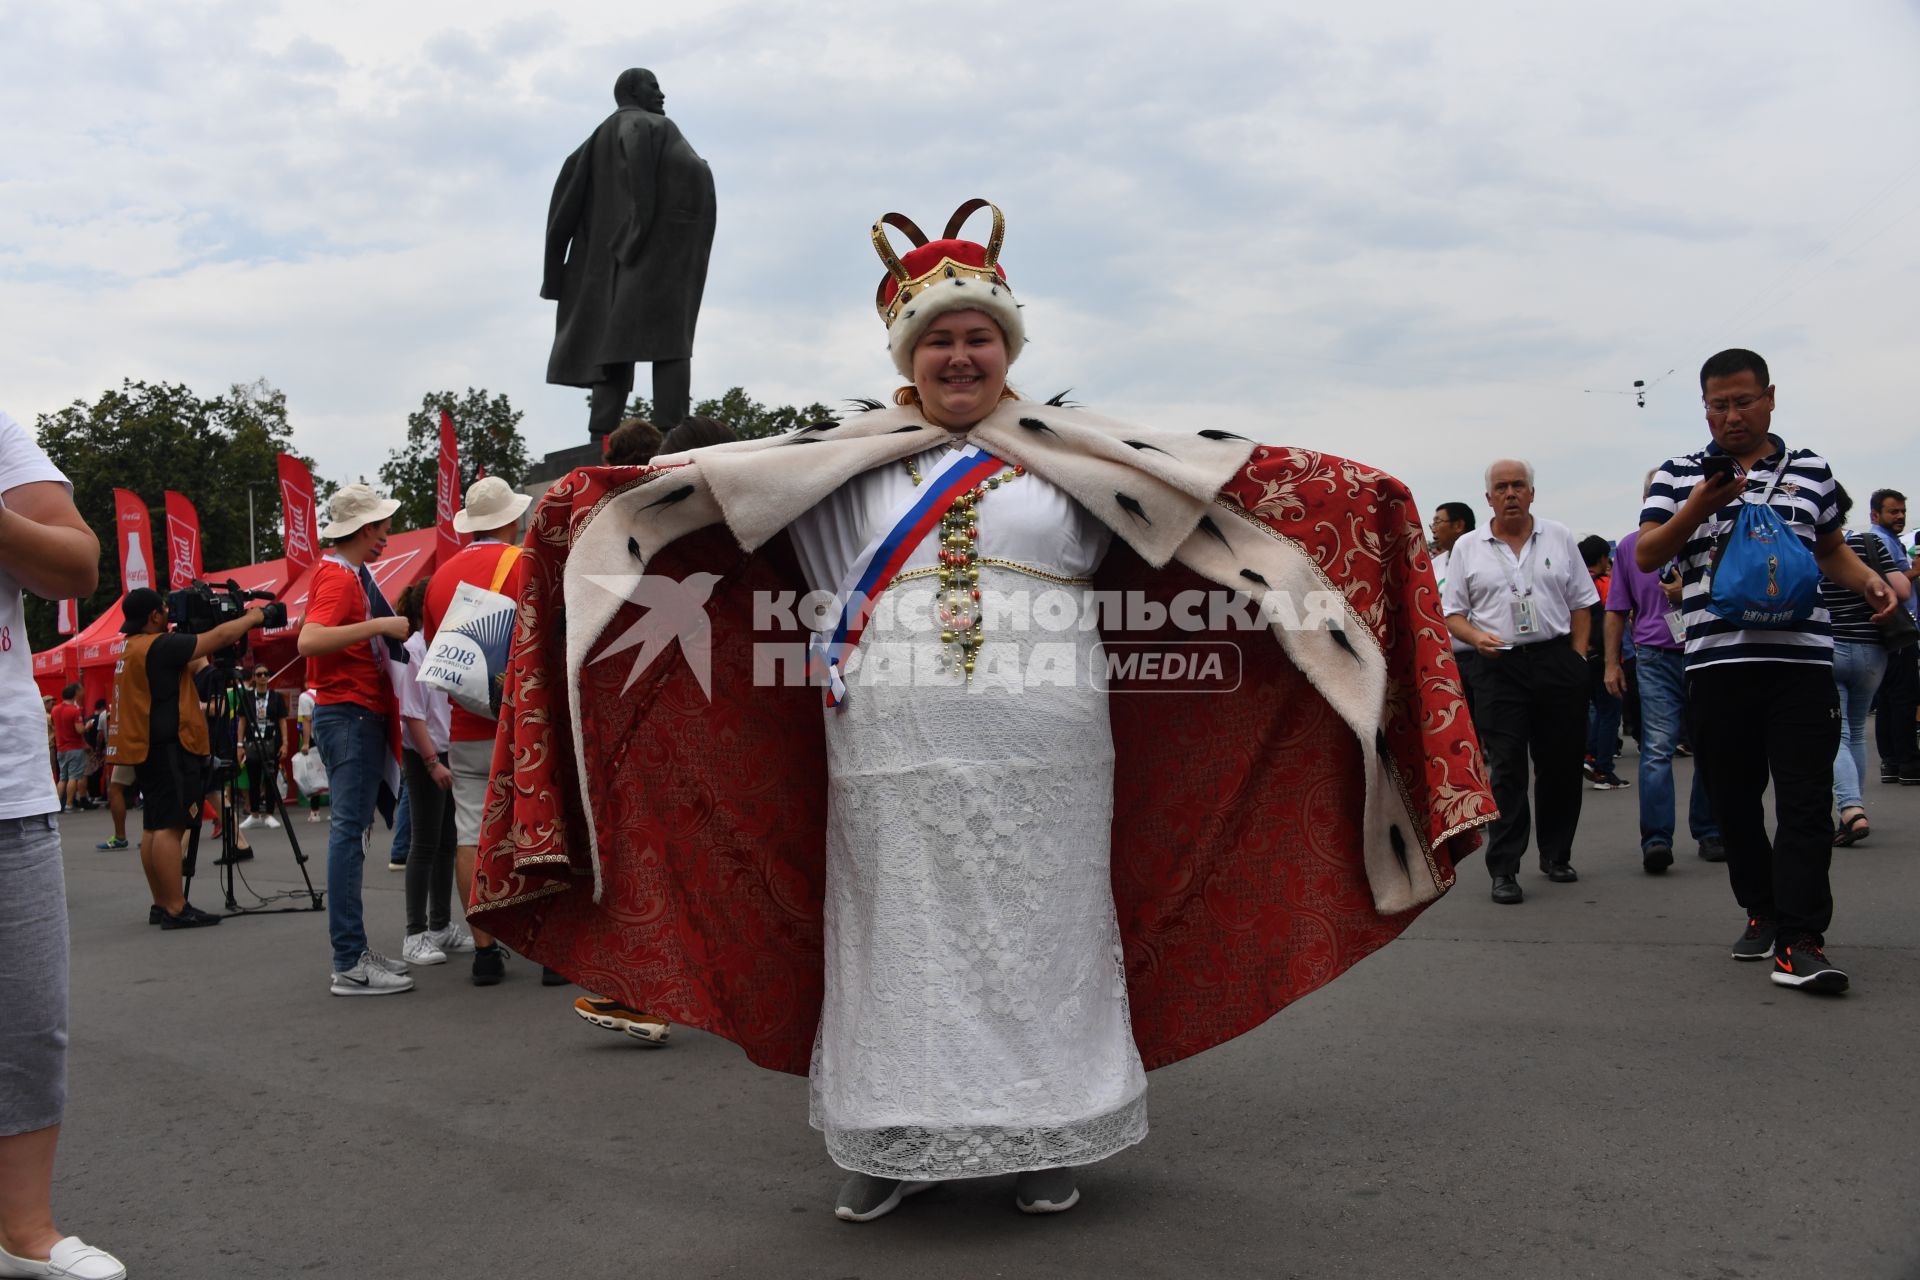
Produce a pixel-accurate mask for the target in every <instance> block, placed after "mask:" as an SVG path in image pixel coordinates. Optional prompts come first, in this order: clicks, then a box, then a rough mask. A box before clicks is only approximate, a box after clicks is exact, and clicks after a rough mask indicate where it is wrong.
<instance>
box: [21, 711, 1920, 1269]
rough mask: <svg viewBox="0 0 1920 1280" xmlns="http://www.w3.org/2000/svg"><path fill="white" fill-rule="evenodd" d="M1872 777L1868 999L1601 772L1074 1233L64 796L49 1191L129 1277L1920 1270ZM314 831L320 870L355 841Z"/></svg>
mask: <svg viewBox="0 0 1920 1280" xmlns="http://www.w3.org/2000/svg"><path fill="white" fill-rule="evenodd" d="M1633 763H1634V761H1633V756H1632V753H1631V748H1629V751H1628V753H1627V754H1626V755H1625V756H1624V757H1623V759H1622V763H1621V765H1620V771H1621V772H1622V773H1623V774H1626V775H1628V776H1631V773H1632V768H1633ZM1688 767H1689V766H1688V765H1687V764H1686V763H1685V762H1682V764H1681V769H1682V771H1683V772H1682V790H1681V794H1682V795H1683V796H1684V795H1685V776H1686V775H1685V770H1686V769H1687V768H1688ZM1869 785H1870V787H1871V790H1870V791H1869V793H1868V800H1869V803H1870V805H1871V815H1872V819H1873V823H1874V835H1873V836H1872V837H1871V838H1870V839H1869V840H1868V841H1867V842H1866V843H1864V844H1862V845H1861V846H1859V847H1857V848H1854V849H1848V850H1839V851H1836V855H1835V859H1834V877H1833V878H1834V887H1835V895H1836V898H1837V900H1838V908H1837V912H1836V918H1835V923H1834V927H1833V929H1832V931H1831V933H1830V935H1829V948H1828V949H1829V954H1830V955H1831V956H1832V957H1833V958H1834V959H1835V960H1836V961H1837V962H1839V963H1840V964H1841V965H1843V966H1844V967H1845V968H1846V969H1848V970H1849V971H1850V972H1851V974H1852V976H1853V989H1852V990H1851V991H1850V992H1849V993H1848V994H1846V995H1845V996H1841V997H1815V996H1808V995H1803V994H1800V993H1797V992H1794V991H1790V990H1787V989H1785V988H1781V987H1777V986H1774V985H1773V984H1772V983H1771V982H1770V981H1769V980H1768V977H1767V966H1765V965H1754V964H1740V963H1736V962H1735V961H1733V960H1732V959H1730V958H1729V956H1728V948H1729V946H1730V945H1731V944H1732V942H1733V941H1734V939H1735V937H1736V936H1738V934H1739V933H1740V931H1741V928H1742V926H1743V925H1744V918H1743V917H1742V915H1741V914H1740V911H1739V909H1738V907H1737V906H1735V904H1734V902H1733V899H1732V896H1731V894H1730V892H1729V891H1728V888H1727V883H1726V875H1725V871H1724V868H1723V867H1721V866H1717V865H1712V864H1708V863H1705V862H1702V861H1700V860H1699V859H1698V858H1697V857H1695V856H1694V851H1693V847H1692V844H1691V842H1690V841H1686V840H1682V841H1681V848H1680V856H1679V860H1678V863H1677V865H1676V866H1675V867H1674V868H1673V870H1672V871H1671V872H1669V873H1668V874H1667V875H1665V876H1661V877H1657V878H1656V877H1652V876H1648V875H1646V874H1645V873H1643V872H1642V870H1641V867H1640V860H1639V856H1638V841H1637V830H1638V817H1637V815H1638V808H1637V795H1638V793H1637V791H1632V790H1629V791H1620V792H1608V793H1597V792H1591V791H1589V792H1587V793H1586V803H1585V809H1584V812H1583V815H1582V819H1581V826H1580V840H1579V844H1578V846H1577V849H1576V852H1575V856H1574V865H1575V866H1576V867H1577V868H1578V870H1579V872H1580V876H1581V878H1580V881H1579V883H1578V884H1573V885H1556V884H1550V883H1548V882H1547V880H1546V879H1545V878H1544V877H1543V876H1541V875H1539V874H1538V873H1537V872H1536V871H1534V870H1532V869H1531V867H1529V869H1528V871H1527V872H1526V873H1525V874H1524V875H1523V876H1522V884H1523V885H1524V887H1525V889H1526V893H1527V900H1526V902H1525V903H1524V904H1523V905H1520V906H1517V907H1504V906H1496V905H1494V904H1493V903H1492V902H1490V901H1489V900H1488V896H1487V877H1486V871H1485V868H1484V866H1483V865H1482V864H1481V862H1480V860H1479V859H1478V858H1477V857H1475V858H1473V859H1470V860H1469V861H1468V862H1467V864H1466V865H1465V867H1464V868H1463V871H1462V875H1461V877H1460V883H1459V884H1458V886H1457V887H1456V888H1455V889H1454V891H1453V892H1452V893H1450V894H1449V895H1448V896H1447V897H1446V898H1445V899H1444V900H1443V901H1442V902H1440V903H1439V904H1438V905H1437V906H1435V907H1434V908H1433V909H1432V910H1430V911H1428V912H1427V913H1426V915H1425V916H1423V917H1422V918H1421V920H1420V921H1419V922H1418V923H1417V924H1416V925H1415V927H1414V928H1413V929H1412V930H1411V931H1410V932H1409V933H1408V935H1407V936H1405V937H1404V938H1402V939H1401V940H1400V941H1398V942H1396V943H1394V944H1393V945H1392V946H1390V947H1388V948H1386V949H1385V950H1384V951H1383V952H1381V953H1380V954H1378V955H1376V956H1374V957H1372V958H1370V959H1368V960H1366V961H1365V962H1363V963H1362V964H1360V965H1359V966H1358V967H1357V968H1355V969H1354V970H1353V971H1351V972H1350V973H1348V974H1347V975H1346V976H1345V977H1343V978H1341V979H1340V980H1339V981H1337V982H1335V983H1334V984H1332V985H1331V986H1330V987H1328V988H1326V989H1324V990H1322V991H1320V992H1318V993H1316V994H1315V995H1313V996H1312V997H1310V998H1308V999H1306V1000H1303V1001H1301V1002H1300V1003H1299V1004H1297V1005H1295V1006H1294V1007H1293V1008H1291V1009H1289V1010H1287V1011H1286V1012H1284V1013H1282V1014H1281V1015H1279V1016H1278V1017H1276V1018H1274V1019H1273V1020H1272V1021H1270V1022H1269V1023H1267V1024H1266V1025H1265V1026H1263V1027H1261V1028H1259V1029H1258V1030H1256V1031H1254V1032H1252V1033H1250V1034H1248V1035H1246V1036H1243V1037H1241V1038H1240V1039H1238V1040H1236V1041H1233V1042H1232V1043H1230V1044H1227V1045H1224V1046H1222V1047H1220V1048H1217V1049H1214V1050H1212V1051H1211V1052H1208V1053H1205V1054H1202V1055H1200V1056H1199V1057H1197V1058H1194V1059H1190V1060H1188V1061H1186V1062H1183V1063H1179V1064H1177V1065H1175V1066H1172V1067H1169V1068H1166V1069H1164V1070H1162V1071H1158V1072H1156V1073H1154V1074H1153V1076H1152V1077H1151V1081H1152V1085H1151V1090H1150V1093H1149V1098H1150V1118H1151V1124H1152V1133H1151V1135H1150V1136H1149V1137H1148V1139H1147V1141H1146V1142H1145V1143H1143V1144H1141V1145H1140V1146H1137V1147H1135V1148H1133V1149H1131V1150H1129V1151H1127V1152H1124V1153H1122V1154H1121V1155H1119V1156H1116V1157H1114V1158H1113V1159H1111V1160H1108V1161H1105V1162H1103V1163H1101V1164H1099V1165H1096V1166H1094V1167H1092V1168H1090V1169H1088V1170H1086V1171H1085V1172H1084V1173H1083V1175H1082V1177H1081V1189H1082V1197H1083V1199H1082V1202H1081V1204H1080V1205H1079V1207H1077V1208H1075V1209H1074V1210H1073V1211H1071V1212H1070V1213H1066V1214H1063V1215H1059V1216H1056V1217H1048V1218H1029V1217H1024V1216H1022V1215H1021V1214H1019V1213H1018V1212H1016V1211H1015V1210H1014V1208H1013V1204H1012V1183H1011V1179H1009V1178H998V1179H985V1180H980V1181H977V1182H965V1183H954V1184H948V1185H946V1186H942V1187H940V1188H937V1189H935V1190H933V1191H931V1192H929V1193H927V1194H925V1195H922V1196H920V1197H917V1198H915V1199H913V1200H910V1201H908V1202H907V1203H906V1204H905V1205H904V1206H903V1207H902V1208H901V1209H900V1210H899V1211H898V1212H896V1213H894V1214H893V1215H891V1216H890V1217H887V1218H885V1219H882V1220H880V1221H877V1222H874V1223H871V1224H864V1225H857V1226H856V1225H850V1224H846V1223H842V1222H839V1221H837V1220H835V1219H834V1218H833V1216H832V1214H831V1212H830V1206H831V1203H832V1197H833V1194H834V1191H835V1189H836V1188H837V1186H838V1184H839V1181H840V1175H839V1173H838V1171H836V1170H835V1169H834V1168H833V1166H832V1165H831V1164H830V1163H829V1161H828V1160H827V1158H826V1155H825V1152H824V1150H823V1148H822V1145H821V1143H820V1140H819V1137H818V1135H816V1134H815V1133H813V1132H812V1131H811V1130H810V1129H809V1128H808V1127H807V1122H806V1085H805V1082H804V1081H802V1080H800V1079H797V1078H794V1077H789V1076H782V1075H775V1074H772V1073H769V1072H766V1071H762V1070H759V1069H758V1068H755V1067H753V1066H752V1065H750V1064H749V1063H748V1062H747V1061H746V1059H745V1057H744V1056H743V1055H742V1054H741V1053H740V1051H739V1050H737V1049H736V1048H734V1047H733V1046H732V1045H730V1044H728V1043H726V1042H725V1041H722V1040H719V1039H716V1038H714V1037H711V1036H707V1035H703V1034H701V1033H698V1032H694V1031H690V1030H688V1029H685V1028H680V1029H678V1030H677V1031H676V1033H675V1036H674V1039H673V1043H672V1044H671V1046H670V1047H668V1048H665V1049H658V1050H654V1049H647V1048H644V1047H642V1046H640V1045H638V1044H636V1043H634V1042H632V1041H629V1040H627V1039H625V1038H624V1037H621V1036H620V1035H618V1034H616V1033H613V1032H608V1031H603V1030H600V1029H597V1028H594V1027H592V1026H589V1025H588V1024H586V1023H585V1022H583V1021H581V1020H580V1019H578V1018H577V1017H576V1016H575V1015H574V1014H573V1013H572V1011H571V1009H570V1007H569V1006H570V1004H571V1001H572V1000H573V998H574V997H575V996H576V995H578V994H580V993H579V992H578V991H577V990H576V989H574V988H570V987H568V988H557V989H556V988H543V987H542V986H541V985H540V981H539V977H540V973H539V968H538V966H537V965H534V964H531V963H530V962H527V961H525V960H519V959H515V960H513V961H510V962H509V968H508V977H507V980H506V982H505V983H504V984H502V985H500V986H498V987H493V988H489V989H480V988H475V987H473V986H472V985H470V984H469V982H468V980H467V972H466V966H465V965H464V964H462V963H458V962H456V963H455V964H452V965H448V966H445V967H436V968H429V969H422V970H416V976H417V979H418V987H417V989H416V990H414V991H412V992H409V993H407V994H405V995H400V996H393V997H388V998H382V999H358V1000H347V999H337V998H333V997H331V996H329V994H328V989H327V977H328V956H329V950H328V945H327V937H326V917H325V915H324V913H316V914H293V915H267V916H260V917H256V918H246V919H231V920H228V921H226V922H225V923H224V924H222V925H221V926H219V927H218V928H213V929H204V930H198V931H190V932H175V933H162V932H161V931H160V930H158V929H155V928H150V927H149V926H148V925H147V924H146V915H147V905H148V904H147V898H146V891H145V884H144V881H143V880H142V878H141V874H140V869H139V865H138V861H137V858H136V856H135V855H134V854H133V853H132V852H125V853H109V852H99V851H96V849H95V848H94V845H95V842H97V841H99V840H102V839H104V838H105V837H106V835H107V834H108V822H107V818H106V816H105V815H104V814H103V813H87V814H80V815H74V816H72V817H70V818H69V819H67V820H66V822H65V823H64V825H63V838H64V841H65V849H66V860H67V883H68V893H69V897H70V901H71V911H72V918H73V1047H72V1058H71V1076H72V1102H71V1106H70V1109H69V1112H68V1117H67V1123H66V1128H65V1131H64V1136H63V1141H62V1145H61V1151H60V1164H59V1168H58V1172H57V1183H56V1187H55V1206H56V1211H57V1213H58V1215H59V1219H60V1221H61V1223H62V1225H63V1227H64V1229H65V1230H67V1231H70V1232H74V1233H77V1234H79V1235H81V1236H83V1237H85V1238H86V1239H87V1240H89V1241H90V1242H93V1243H97V1244H99V1245H101V1246H103V1247H106V1248H108V1249H111V1250H112V1251H113V1252H115V1253H116V1254H118V1255H119V1256H120V1257H121V1258H122V1259H123V1260H124V1261H125V1262H126V1263H127V1264H128V1267H129V1273H130V1275H132V1276H133V1277H136V1280H161V1278H163V1277H194V1278H196V1280H206V1278H218V1280H227V1278H231V1280H243V1278H250V1277H263V1278H279V1277H292V1276H312V1277H323V1278H331V1277H341V1278H343V1280H348V1278H351V1280H387V1278H389V1277H391V1278H393V1280H401V1278H413V1277H426V1276H442V1275H462V1276H469V1275H474V1276H500V1277H518V1276H526V1277H603V1276H605V1277H615V1276H622V1277H624V1276H671V1277H699V1276H746V1277H759V1276H768V1277H822V1278H841V1277H867V1278H871V1280H879V1278H891V1277H913V1278H914V1280H939V1278H942V1277H969V1278H971V1277H1000V1276H1006V1277H1029V1276H1031V1277H1080V1276H1087V1277H1099V1278H1101V1280H1116V1278H1119V1277H1134V1276H1150V1277H1160V1276H1166V1277H1187V1276H1236V1277H1237V1276H1258V1277H1315V1278H1318V1277H1368V1278H1373V1277H1402V1276H1406V1277H1414V1276H1418V1277H1455V1276H1458V1277H1473V1278H1474V1280H1488V1278H1492V1277H1509V1276H1510V1277H1527V1278H1530V1280H1553V1278H1557V1277H1628V1276H1631V1277H1685V1278H1689V1280H1691V1278H1695V1277H1697V1278H1700V1280H1735V1278H1737V1277H1755V1278H1761V1277H1766V1278H1771V1277H1781V1276H1798V1275H1804V1276H1815V1275H1818V1276H1821V1277H1834V1278H1837V1280H1856V1278H1858V1280H1867V1278H1878V1277H1888V1278H1896V1277H1916V1276H1920V1217H1917V1215H1916V1212H1915V1195H1916V1190H1920V1155H1917V1154H1916V1138H1917V1137H1920V1124H1916V1112H1917V1111H1920V1072H1917V1071H1916V1064H1920V1016H1916V1015H1920V939H1917V938H1916V928H1915V924H1914V919H1915V904H1916V903H1920V838H1916V836H1917V835H1920V788H1912V787H1909V788H1904V789H1903V788H1900V787H1894V786H1885V785H1881V784H1879V783H1877V782H1874V783H1871V784H1869ZM132 817H133V822H132V825H133V826H134V827H135V828H136V830H135V833H134V834H135V835H136V836H137V828H138V821H139V820H138V814H137V813H136V814H134V815H132ZM292 830H293V834H295V835H296V836H297V837H298V838H299V840H300V843H301V845H302V847H303V848H305V849H306V851H307V852H308V854H309V855H311V856H312V857H313V862H312V863H311V865H310V869H311V870H312V871H313V873H314V875H315V879H316V881H317V882H319V883H321V884H322V885H324V865H325V834H324V833H325V832H326V830H327V828H326V826H325V825H318V826H309V825H307V824H306V823H304V822H299V823H298V824H297V825H296V826H294V827H293V828H292ZM248 834H249V836H250V837H251V838H252V839H253V842H254V844H255V845H256V847H257V849H258V857H257V858H256V859H255V860H254V861H253V862H252V863H249V864H246V866H245V879H246V884H245V885H243V886H242V887H241V892H240V897H241V899H242V900H243V901H250V900H251V892H250V890H251V891H258V892H259V893H261V894H270V893H273V892H277V891H281V890H285V889H288V888H297V887H298V886H299V884H300V879H299V872H298V869H297V868H296V866H295V864H294V862H293V859H292V855H291V851H290V847H289V845H288V841H287V839H286V834H285V833H284V832H277V831H267V830H256V831H252V832H249V833H248ZM376 843H377V846H378V847H379V848H381V849H382V850H384V836H382V837H380V838H378V839H377V841H376ZM401 880H402V877H401V876H399V875H393V874H389V873H388V872H387V871H386V870H385V869H384V867H383V866H382V865H380V863H379V861H378V860H376V861H375V863H373V864H372V865H371V866H370V869H369V871H368V874H367V890H366V895H365V896H366V910H367V917H368V923H369V926H370V928H371V930H372V932H373V935H374V938H375V944H376V945H378V946H381V947H382V948H383V949H385V950H387V951H388V952H389V953H390V954H396V955H397V954H398V952H399V949H400V939H401V933H402V925H403V910H402V886H401ZM193 898H194V901H195V902H196V903H197V904H199V905H200V906H202V907H206V908H208V909H212V908H215V907H217V906H218V905H219V902H220V896H219V893H218V891H217V886H216V885H215V884H214V883H212V881H211V879H210V878H209V877H203V879H202V882H201V883H200V884H198V885H197V886H196V887H195V891H194V895H193Z"/></svg>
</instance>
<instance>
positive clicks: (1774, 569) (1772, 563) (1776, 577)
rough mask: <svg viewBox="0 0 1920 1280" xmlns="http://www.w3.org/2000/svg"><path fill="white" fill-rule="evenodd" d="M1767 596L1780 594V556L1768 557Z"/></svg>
mask: <svg viewBox="0 0 1920 1280" xmlns="http://www.w3.org/2000/svg"><path fill="white" fill-rule="evenodd" d="M1767 594H1768V595H1770V596H1777V595H1779V594H1780V557H1779V556H1768V557H1767Z"/></svg>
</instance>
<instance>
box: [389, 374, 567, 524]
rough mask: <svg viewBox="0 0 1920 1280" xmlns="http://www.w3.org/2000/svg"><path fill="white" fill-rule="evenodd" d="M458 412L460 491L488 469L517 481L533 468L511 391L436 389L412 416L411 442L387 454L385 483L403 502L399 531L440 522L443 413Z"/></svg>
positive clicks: (455, 426)
mask: <svg viewBox="0 0 1920 1280" xmlns="http://www.w3.org/2000/svg"><path fill="white" fill-rule="evenodd" d="M442 409H445V410H447V411H448V412H449V413H451V414H452V415H453V438H454V442H455V444H456V445H457V446H458V448H459V451H460V492H461V493H462V494H464V493H466V491H467V486H468V485H470V484H472V483H473V482H474V481H475V480H478V479H479V478H480V476H481V474H482V473H483V472H484V473H485V474H487V475H490V476H499V477H500V478H501V479H502V480H505V481H506V482H507V483H508V484H512V485H517V484H519V483H520V482H521V481H522V480H524V479H525V478H526V475H527V472H528V471H529V470H530V469H531V463H530V462H529V461H528V458H527V442H526V441H525V440H523V439H522V438H521V436H520V418H521V416H522V415H521V413H520V412H519V410H517V409H515V408H514V407H513V405H511V404H510V403H508V401H507V397H506V396H505V394H501V395H489V394H488V393H487V392H486V391H485V390H475V389H474V388H472V387H468V388H467V391H466V394H465V395H459V394H457V393H455V392H452V391H430V392H428V393H427V394H426V395H424V396H422V397H421V398H420V408H419V410H418V411H416V412H414V413H410V414H408V415H407V442H406V444H404V445H402V446H401V447H400V448H398V449H395V450H394V451H393V452H392V453H390V454H388V455H387V460H386V461H385V462H384V463H382V464H381V466H380V483H381V484H382V485H383V486H385V488H386V491H387V496H388V497H389V498H395V499H398V500H399V503H400V510H399V511H397V512H395V513H394V517H393V524H394V527H395V528H396V529H426V528H430V527H431V526H432V525H433V522H434V498H435V494H436V491H437V485H438V483H439V478H440V411H441V410H442Z"/></svg>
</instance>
